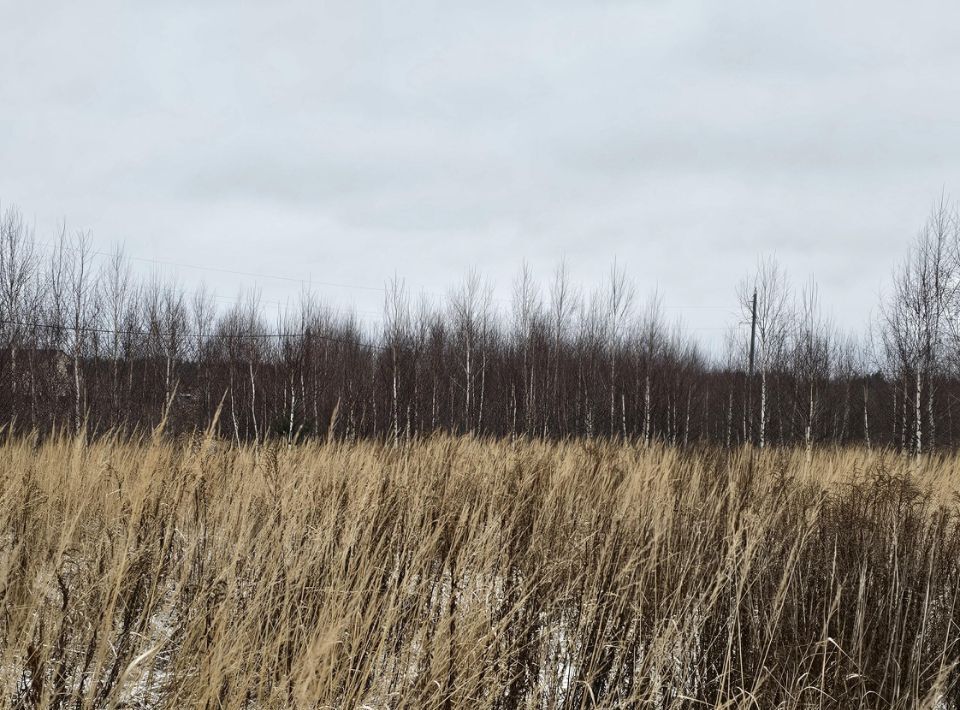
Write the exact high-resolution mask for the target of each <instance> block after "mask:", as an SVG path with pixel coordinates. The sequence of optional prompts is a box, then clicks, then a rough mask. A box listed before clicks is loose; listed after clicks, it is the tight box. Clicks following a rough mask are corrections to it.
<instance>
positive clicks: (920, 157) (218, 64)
mask: <svg viewBox="0 0 960 710" xmlns="http://www.w3.org/2000/svg"><path fill="white" fill-rule="evenodd" d="M790 6H791V7H790V8H787V7H786V4H784V3H776V2H769V0H724V1H722V2H721V1H720V0H713V1H712V2H692V1H686V0H673V1H670V2H667V1H663V2H660V1H651V2H602V1H599V2H597V1H595V2H587V1H582V2H576V1H568V0H550V1H549V2H525V1H524V0H509V1H504V2H501V1H500V0H482V1H479V0H478V1H475V2H470V3H466V2H451V1H450V0H446V1H443V2H439V1H438V2H417V1H416V0H384V1H383V2H375V1H372V0H349V1H345V2H338V3H329V2H317V1H316V0H303V1H302V2H277V1H273V2H269V3H268V2H258V3H253V2H250V3H241V2H236V1H235V0H233V1H231V2H211V1H208V0H204V1H202V2H197V1H193V2H182V3H180V2H170V1H168V2H162V3H158V2H151V3H141V2H130V1H126V2H122V3H121V2H115V3H108V2H83V3H64V2H60V1H57V2H45V1H44V0H32V1H31V2H21V3H14V2H5V3H4V7H3V9H2V13H0V201H2V202H3V203H4V204H10V203H16V204H17V205H18V206H19V207H20V208H21V210H22V211H23V212H24V214H25V215H26V216H27V217H28V218H29V219H30V220H31V221H32V222H34V223H35V225H36V230H37V234H38V237H40V238H41V239H48V238H50V236H51V235H52V234H53V233H54V231H55V229H56V225H57V224H58V222H59V221H60V220H64V219H65V220H66V223H67V225H68V227H69V228H71V229H85V230H86V229H89V230H90V232H91V235H92V239H93V241H94V243H95V244H96V245H97V247H98V248H100V249H104V250H106V249H109V248H110V246H111V245H113V244H117V243H120V244H123V245H125V248H126V250H127V253H128V254H129V255H131V256H133V257H139V258H141V259H157V260H165V261H171V262H177V263H180V264H189V265H193V266H201V267H218V268H221V269H227V270H233V271H243V272H251V273H259V274H269V275H274V276H283V277H287V278H290V279H305V280H306V279H310V280H312V281H313V282H314V283H315V284H318V283H319V282H323V283H329V282H332V283H336V284H346V285H350V286H354V287H364V286H365V287H373V288H374V289H375V288H376V287H380V286H382V285H383V283H384V282H385V281H386V280H387V279H389V278H390V277H391V276H393V275H394V274H395V273H396V274H397V275H399V276H401V277H403V278H405V279H406V282H407V284H408V285H409V286H410V287H411V289H412V290H414V291H415V292H416V291H419V290H421V289H422V290H426V291H429V292H433V293H443V292H445V291H446V290H447V288H448V287H449V286H451V285H452V284H454V283H455V282H457V281H458V280H460V279H461V278H462V276H463V275H464V273H465V272H466V271H467V269H469V268H470V267H477V268H478V269H479V270H480V271H481V273H482V274H484V275H485V276H487V277H489V279H490V280H491V281H492V282H493V284H494V286H495V288H496V292H497V295H498V296H499V297H501V298H507V297H508V296H509V291H510V282H511V279H512V277H513V275H514V274H515V273H516V271H517V269H518V267H519V266H520V264H521V262H522V261H523V260H526V261H527V262H529V263H530V265H531V266H532V268H533V270H534V272H535V273H536V274H538V275H540V276H542V277H543V278H544V280H545V279H546V278H547V276H548V275H549V273H550V272H551V270H552V269H553V267H554V265H555V264H556V263H557V261H558V260H559V259H560V258H561V257H566V259H567V261H568V263H569V266H570V269H571V272H572V274H573V276H574V277H575V279H576V280H577V281H580V282H583V283H585V284H592V283H593V282H595V281H598V280H600V279H602V278H603V277H604V275H605V274H606V272H607V271H608V270H609V267H610V264H611V262H612V261H613V259H614V258H616V259H617V261H618V263H619V264H621V265H623V266H624V267H626V269H627V270H628V272H629V273H630V274H631V276H632V277H633V278H634V280H635V283H636V285H637V287H638V290H639V291H640V292H641V293H646V292H648V291H650V290H652V289H653V288H654V287H659V289H660V291H661V293H662V295H663V297H664V299H665V302H666V304H667V305H668V306H671V307H672V309H671V311H670V312H671V313H672V314H682V316H683V318H684V320H685V321H686V322H687V323H688V324H689V325H690V326H691V327H692V328H695V329H696V330H697V333H698V335H699V336H700V337H702V338H703V339H705V340H710V339H712V338H715V337H717V335H718V333H719V331H716V330H711V329H712V328H717V327H722V326H724V325H726V324H727V323H728V322H730V320H731V316H730V312H731V311H732V310H733V308H734V307H735V295H734V294H735V285H736V282H737V281H738V280H739V279H740V278H741V277H743V276H744V275H745V274H747V273H748V272H749V271H750V270H751V268H752V267H753V265H754V264H755V262H756V259H757V256H758V255H760V254H769V253H775V254H776V255H777V256H778V257H779V259H780V260H781V261H782V262H783V264H784V265H785V266H786V267H787V269H788V271H789V272H790V275H791V277H792V279H793V281H794V282H795V283H802V282H803V281H804V280H806V279H807V278H808V277H809V276H811V275H815V276H816V278H817V280H818V282H819V284H820V287H821V291H822V294H823V300H824V302H825V303H826V304H827V306H828V308H829V309H830V311H831V312H832V313H833V315H834V317H835V318H836V320H837V321H838V322H839V323H840V324H841V325H843V326H849V327H857V326H859V325H860V324H861V323H862V322H863V321H865V319H866V318H867V317H868V316H869V315H870V313H871V311H873V310H874V309H875V306H876V303H877V297H878V292H879V290H880V288H881V287H882V286H883V283H884V282H885V281H886V279H887V278H888V277H889V274H890V272H891V270H892V268H893V266H894V265H895V263H896V262H897V260H898V259H900V258H901V257H902V256H903V254H904V253H905V250H906V247H907V245H908V243H909V242H910V240H911V239H912V238H913V236H914V235H915V233H916V232H917V230H918V228H919V227H920V225H921V224H922V222H923V220H924V218H925V216H926V214H927V212H928V210H929V208H930V206H931V204H932V203H933V201H934V200H935V199H936V198H937V197H938V196H939V195H940V193H941V191H942V190H946V191H947V193H951V192H953V193H954V194H957V191H960V95H958V89H957V77H958V76H960V42H957V35H956V32H957V29H956V28H957V27H958V24H960V5H958V4H957V3H956V2H942V3H935V2H922V1H921V2H913V3H909V4H908V3H899V2H898V3H892V2H891V3H886V2H877V0H873V1H870V2H867V1H863V2H843V1H842V0H833V1H831V2H795V3H790ZM139 263H140V264H141V265H142V266H149V264H147V263H146V262H139ZM166 271H167V272H168V273H171V274H174V275H176V276H178V277H179V279H180V280H181V281H182V282H183V283H184V284H185V285H186V286H188V287H192V286H193V285H195V284H197V283H198V282H199V281H200V280H201V279H202V280H204V281H206V282H207V283H208V284H210V285H211V286H214V287H215V288H216V290H217V292H218V294H220V295H221V296H222V297H223V298H225V299H226V298H229V297H233V296H235V295H236V293H237V291H238V289H239V288H240V286H241V285H243V284H246V285H249V286H253V285H257V286H259V287H260V288H261V290H262V295H263V298H264V299H265V300H266V301H268V302H269V301H283V300H285V299H287V298H289V297H290V296H291V294H294V293H296V291H297V289H298V286H297V284H296V283H294V282H293V281H283V280H278V279H271V278H257V279H255V278H253V277H250V276H237V275H231V274H226V273H222V272H217V271H210V270H206V271H205V270H201V269H191V268H185V267H178V268H173V267H166ZM316 290H317V291H318V292H319V293H320V294H321V295H323V296H325V297H326V298H327V299H328V300H330V301H331V302H333V303H336V304H342V305H352V306H354V307H355V308H356V309H357V310H358V311H359V312H360V314H361V316H362V317H364V318H365V319H367V320H370V321H376V319H377V318H378V314H379V311H380V306H381V302H382V294H380V293H379V292H377V291H376V290H370V289H364V288H343V287H338V286H326V285H317V287H316Z"/></svg>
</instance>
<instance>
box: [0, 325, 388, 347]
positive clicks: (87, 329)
mask: <svg viewBox="0 0 960 710" xmlns="http://www.w3.org/2000/svg"><path fill="white" fill-rule="evenodd" d="M0 323H2V324H4V325H15V326H19V327H21V328H41V329H47V330H68V331H71V332H75V333H97V334H100V335H128V336H140V337H156V338H163V339H166V338H195V339H197V340H203V339H208V340H216V339H219V340H230V339H237V340H244V339H247V340H271V339H274V338H276V339H277V340H281V339H285V338H316V339H318V340H324V341H328V342H334V343H341V344H343V345H352V346H355V347H359V348H367V349H370V350H387V349H388V348H385V347H384V346H382V345H375V344H373V343H365V342H363V341H360V340H348V339H346V338H336V337H334V336H332V335H322V334H320V333H314V332H311V331H310V329H309V328H308V329H307V330H305V331H302V332H297V333H223V332H211V333H207V334H202V333H191V332H189V331H183V332H174V331H167V332H165V333H160V332H156V331H152V330H134V329H119V330H118V329H114V328H98V327H95V326H72V325H59V324H53V323H33V322H27V321H14V320H7V319H0Z"/></svg>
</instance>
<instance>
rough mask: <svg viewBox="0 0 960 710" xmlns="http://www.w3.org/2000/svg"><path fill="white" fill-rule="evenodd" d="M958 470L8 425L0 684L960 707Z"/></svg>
mask: <svg viewBox="0 0 960 710" xmlns="http://www.w3.org/2000/svg"><path fill="white" fill-rule="evenodd" d="M958 466H960V459H958V458H953V457H946V458H923V459H919V460H917V459H912V458H904V457H902V456H897V455H894V454H891V453H885V452H876V451H875V452H869V451H867V450H866V449H850V450H831V451H819V452H817V451H814V452H813V454H812V455H808V454H807V452H805V451H767V452H763V453H762V454H761V453H757V452H755V451H750V450H748V449H744V450H740V451H736V452H726V451H721V450H716V449H701V450H686V451H683V450H680V449H672V448H660V447H650V448H645V447H642V446H633V445H630V444H624V443H600V442H585V441H571V442H566V443H542V442H531V441H522V440H518V441H506V440H504V441H483V440H477V439H472V438H435V439H428V440H424V441H419V442H413V443H406V444H400V445H397V446H393V445H385V444H377V443H372V442H367V443H363V442H359V443H344V442H333V443H328V444H324V443H317V444H299V445H293V446H287V445H285V444H284V445H280V444H277V445H270V444H266V445H260V446H257V447H254V446H241V447H237V446H235V445H231V444H229V442H227V443H224V442H221V441H217V440H214V439H209V438H207V439H204V438H202V437H197V438H193V439H178V440H171V439H167V438H163V437H156V438H145V439H144V440H142V441H139V442H129V441H120V440H111V439H109V438H103V439H100V440H97V441H94V442H85V441H83V440H82V439H74V438H70V437H62V438H52V439H49V440H46V441H44V442H42V443H40V442H37V441H32V440H29V439H10V440H7V441H6V442H5V443H3V444H0V693H2V695H0V697H2V701H0V702H2V706H3V707H16V708H33V707H39V708H47V707H62V708H100V707H169V708H185V707H206V708H241V707H249V708H321V707H331V708H360V707H366V708H398V707H411V708H433V707H437V708H464V707H469V708H485V707H490V708H515V707H524V708H532V707H547V708H552V707H561V708H580V707H650V708H679V707H685V708H686V707H690V708H694V707H738V708H739V707H743V708H778V707H782V708H800V707H810V708H823V707H844V708H848V707H872V708H880V707H903V708H914V707H926V708H953V707H957V706H958V700H960V689H958V668H957V661H958V660H960V625H958V622H960V606H958V595H960V526H958V521H960V516H958V512H960V508H958V506H960V503H958V499H957V498H956V497H955V491H956V490H958V489H960V473H958Z"/></svg>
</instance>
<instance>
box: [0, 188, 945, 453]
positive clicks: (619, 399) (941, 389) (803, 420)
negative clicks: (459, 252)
mask: <svg viewBox="0 0 960 710" xmlns="http://www.w3.org/2000/svg"><path fill="white" fill-rule="evenodd" d="M45 247H49V249H45ZM384 293H385V298H384V313H383V321H382V324H381V326H380V327H379V328H377V329H376V330H371V329H369V328H364V327H363V326H362V325H361V323H360V322H359V320H358V319H357V317H356V316H355V314H352V313H350V312H343V311H338V310H336V309H332V308H330V307H327V306H325V305H324V304H323V303H322V302H321V301H320V299H319V298H318V297H317V296H316V295H315V294H313V293H311V292H308V291H305V292H304V293H303V294H302V295H301V297H300V299H299V302H298V303H297V304H296V305H295V306H293V307H290V308H285V309H283V310H282V311H281V312H280V313H279V314H278V315H276V316H273V317H268V316H267V314H266V311H265V309H264V308H263V307H262V304H261V303H260V300H259V298H258V296H257V294H256V293H255V292H249V293H247V294H246V295H245V296H244V297H242V298H241V299H239V300H238V301H237V302H236V303H233V304H232V305H230V306H229V307H226V308H222V307H218V306H217V303H216V299H215V297H214V294H213V293H212V292H211V291H210V290H209V289H207V288H205V287H203V286H201V287H199V288H198V289H196V290H195V291H193V292H187V290H185V289H184V288H183V287H182V286H180V285H179V284H178V283H177V282H176V281H175V280H170V279H163V278H161V277H160V276H158V275H156V274H154V275H152V276H149V277H147V278H145V279H138V278H136V276H135V274H134V271H133V269H132V267H131V264H130V260H129V259H128V258H127V257H125V256H124V254H123V252H122V251H121V250H115V251H113V252H112V253H110V254H109V255H102V254H98V253H95V252H94V250H93V247H92V242H91V239H90V237H89V235H88V234H86V233H75V234H68V233H67V232H66V230H63V231H61V233H60V234H59V235H57V236H56V237H55V238H54V239H53V240H52V241H51V242H50V243H42V242H40V241H38V240H37V239H36V236H35V234H34V232H33V230H32V228H31V227H30V226H29V225H28V224H27V223H26V222H25V221H24V219H23V217H22V215H21V213H20V212H19V211H18V210H17V209H16V208H15V207H8V208H6V209H5V210H4V211H3V213H2V215H0V425H3V426H5V427H7V428H9V429H14V430H18V431H38V432H41V433H43V432H49V431H52V430H63V429H69V430H74V431H80V430H87V431H90V432H94V433H96V432H103V431H108V430H117V431H121V432H135V431H143V430H146V429H149V428H152V427H155V426H157V425H158V424H159V422H161V421H164V422H165V426H167V427H169V428H171V429H172V430H174V431H190V430H193V429H196V428H204V427H207V426H209V425H211V423H212V422H214V421H215V422H216V424H215V426H216V427H217V429H218V433H219V434H220V435H221V436H224V437H229V438H232V439H234V440H237V441H250V440H264V439H267V438H283V439H286V440H289V441H293V440H296V439H301V438H304V437H318V436H319V437H338V438H358V437H374V438H380V439H385V440H401V439H408V438H411V437H420V436H425V435H429V434H430V433H432V432H440V431H442V432H450V433H456V434H474V435H478V436H527V437H546V438H561V437H570V436H575V437H581V436H582V437H613V438H623V439H630V440H634V441H639V442H642V443H645V444H650V443H652V442H663V443H667V444H671V445H678V446H692V445H698V444H707V443H709V444H714V445H722V446H728V447H732V446H739V445H742V444H744V443H746V442H752V443H754V444H756V445H757V446H760V447H763V446H770V445H775V446H785V445H802V446H807V447H812V446H815V445H818V444H825V443H833V444H864V445H867V446H884V447H892V448H896V449H898V450H901V451H904V452H913V453H922V452H925V451H928V450H933V449H937V448H945V447H953V446H955V445H956V444H957V443H960V438H958V433H960V432H958V425H960V422H958V423H957V424H955V423H954V416H953V409H954V405H955V403H956V402H957V397H958V395H960V217H958V210H957V208H956V206H955V205H953V204H952V203H949V202H947V201H946V200H941V201H940V202H939V203H938V204H936V205H935V207H934V208H933V209H932V211H931V214H930V217H929V218H928V220H927V222H926V223H925V225H924V226H923V228H922V229H921V230H920V232H919V234H918V235H917V236H916V238H915V239H914V240H913V242H912V243H910V244H909V245H908V247H907V249H906V254H905V256H904V258H903V260H902V261H901V262H900V264H899V265H898V266H897V267H896V268H895V270H894V273H893V278H892V282H891V285H890V287H889V289H888V290H887V293H886V294H885V295H884V296H883V298H882V302H881V303H880V306H879V309H878V314H879V315H878V317H876V318H875V319H874V320H873V321H872V322H871V323H870V324H869V326H868V327H867V328H865V329H864V331H863V332H860V333H846V332H842V331H841V330H840V329H839V328H837V327H836V326H835V325H834V324H833V323H832V322H831V320H830V319H829V318H828V317H827V316H826V315H825V311H824V308H823V306H822V304H821V302H820V297H819V294H818V290H817V286H816V284H815V282H813V281H812V280H811V281H809V282H807V283H805V284H803V285H802V286H801V287H800V288H793V287H792V286H791V284H790V282H789V279H788V277H787V275H786V273H785V272H784V270H783V269H782V268H781V266H780V265H779V264H778V263H777V262H776V261H775V260H774V259H771V258H768V259H762V260H760V261H759V262H758V264H757V266H756V268H755V271H754V273H752V274H750V275H749V276H748V277H746V278H744V279H743V280H742V281H741V283H740V284H739V286H738V288H737V289H736V295H737V299H738V303H739V308H740V319H739V322H738V323H737V324H734V325H732V326H731V327H730V329H729V332H728V334H727V337H726V338H725V344H724V347H723V348H722V350H721V351H720V352H719V353H715V352H708V351H706V350H705V349H704V348H703V347H701V346H700V345H699V344H698V343H697V342H696V340H695V339H694V338H692V337H691V336H690V334H689V333H688V332H687V331H686V330H685V329H684V328H683V327H682V326H680V325H679V324H677V323H671V322H670V321H669V320H668V319H667V317H666V316H665V308H664V306H663V303H662V300H661V298H660V297H659V296H658V295H657V294H656V293H654V294H652V295H650V296H648V297H646V298H640V297H638V295H637V291H636V288H635V286H634V284H633V283H632V282H631V280H630V279H629V278H628V275H627V273H626V271H625V270H624V269H623V268H621V267H619V266H617V265H616V264H615V265H614V266H613V267H612V268H611V270H610V273H609V276H608V278H607V279H606V281H605V283H603V284H601V285H600V286H598V287H597V288H595V289H593V290H592V291H584V290H581V289H579V288H577V287H576V286H575V285H574V284H573V283H572V282H571V279H570V278H569V275H568V272H567V269H566V267H565V265H564V264H562V263H561V264H560V265H559V266H558V267H557V269H556V271H555V273H554V275H553V277H552V278H551V280H550V281H549V283H547V284H546V285H542V284H539V283H537V282H536V281H535V279H534V278H533V276H532V275H531V273H530V270H529V269H528V268H526V267H523V268H522V269H521V270H520V272H519V274H518V275H517V277H516V279H515V281H514V283H513V289H512V297H511V299H510V303H509V305H507V306H506V307H502V306H501V305H500V304H497V303H496V302H495V301H494V299H493V296H492V289H491V287H490V285H489V284H488V283H486V282H485V281H484V280H483V279H481V277H480V276H479V275H478V274H477V273H475V272H471V273H469V274H468V275H467V276H466V277H465V278H464V279H463V280H462V282H461V283H460V284H459V285H458V286H457V287H456V288H454V289H453V290H451V291H450V292H449V294H448V295H447V297H446V298H445V299H443V300H442V301H441V302H434V301H430V300H426V299H423V298H416V297H414V296H413V295H412V294H411V293H410V291H409V290H408V289H407V288H406V286H405V284H404V283H403V282H402V281H400V280H393V281H391V282H390V283H388V284H387V286H386V287H385V289H384ZM754 302H755V303H756V306H755V307H754ZM751 324H752V325H754V327H753V328H751V327H750V326H751ZM751 334H752V335H751ZM751 341H752V343H751ZM751 352H752V353H753V354H752V358H753V369H752V371H751V367H750V364H751V363H750V359H751ZM218 413H219V416H217V414H218Z"/></svg>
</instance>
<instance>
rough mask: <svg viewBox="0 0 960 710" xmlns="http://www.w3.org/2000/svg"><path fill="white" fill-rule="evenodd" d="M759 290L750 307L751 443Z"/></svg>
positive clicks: (749, 399) (749, 401)
mask: <svg viewBox="0 0 960 710" xmlns="http://www.w3.org/2000/svg"><path fill="white" fill-rule="evenodd" d="M756 346H757V289H756V287H754V289H753V301H752V303H751V306H750V365H749V369H748V371H747V392H748V395H747V406H748V407H749V408H750V417H749V419H750V443H751V444H752V443H753V440H754V431H753V429H754V427H753V366H754V355H755V354H756V351H757V347H756Z"/></svg>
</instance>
